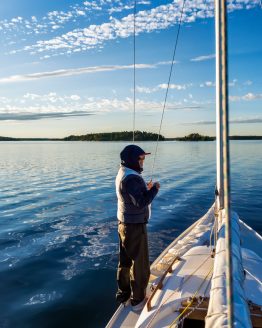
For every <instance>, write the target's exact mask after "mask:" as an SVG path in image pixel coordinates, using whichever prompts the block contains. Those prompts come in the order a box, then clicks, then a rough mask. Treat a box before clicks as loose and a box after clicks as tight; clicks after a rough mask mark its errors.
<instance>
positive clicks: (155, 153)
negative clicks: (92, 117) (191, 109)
mask: <svg viewBox="0 0 262 328" xmlns="http://www.w3.org/2000/svg"><path fill="white" fill-rule="evenodd" d="M185 2H186V0H183V4H182V9H181V14H180V19H179V25H178V30H177V35H176V41H175V46H174V51H173V57H172V62H171V67H170V72H169V78H168V83H167V88H166V94H165V99H164V104H163V109H162V115H161V121H160V126H159V131H158V136H157V142H156V148H155V152H154V159H153V165H152V169H151V180H152V177H153V172H154V168H155V162H156V155H157V150H158V143H159V137H160V133H161V129H162V123H163V118H164V112H165V109H166V102H167V96H168V91H169V87H170V81H171V76H172V72H173V66H174V60H175V56H176V49H177V44H178V37H179V33H180V28H181V24H182V18H183V13H184V7H185Z"/></svg>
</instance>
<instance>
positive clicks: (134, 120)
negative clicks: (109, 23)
mask: <svg viewBox="0 0 262 328" xmlns="http://www.w3.org/2000/svg"><path fill="white" fill-rule="evenodd" d="M133 55H134V85H133V87H134V100H133V102H134V111H133V142H135V125H136V0H134V53H133Z"/></svg>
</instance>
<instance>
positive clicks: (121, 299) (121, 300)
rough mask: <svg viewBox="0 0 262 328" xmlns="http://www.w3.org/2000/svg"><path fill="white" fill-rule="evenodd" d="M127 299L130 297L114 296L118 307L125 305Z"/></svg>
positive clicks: (124, 295)
mask: <svg viewBox="0 0 262 328" xmlns="http://www.w3.org/2000/svg"><path fill="white" fill-rule="evenodd" d="M129 299H130V295H126V294H117V295H116V303H117V304H118V305H120V304H122V303H126V302H127V301H128V300H129Z"/></svg>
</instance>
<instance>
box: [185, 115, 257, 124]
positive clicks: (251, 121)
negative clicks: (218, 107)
mask: <svg viewBox="0 0 262 328" xmlns="http://www.w3.org/2000/svg"><path fill="white" fill-rule="evenodd" d="M229 123H230V124H255V123H262V117H259V116H255V117H245V118H244V117H239V118H235V119H231V120H230V122H229ZM183 124H184V125H213V124H216V121H211V120H210V121H204V120H203V121H195V122H185V123H183Z"/></svg>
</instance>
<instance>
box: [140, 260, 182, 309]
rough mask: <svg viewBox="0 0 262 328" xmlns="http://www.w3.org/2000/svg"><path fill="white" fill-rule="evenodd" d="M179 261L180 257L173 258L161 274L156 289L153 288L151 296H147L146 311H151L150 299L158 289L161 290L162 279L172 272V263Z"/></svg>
mask: <svg viewBox="0 0 262 328" xmlns="http://www.w3.org/2000/svg"><path fill="white" fill-rule="evenodd" d="M179 260H180V257H179V256H175V258H174V259H173V260H172V262H171V263H170V265H169V266H168V268H167V269H166V271H165V272H164V273H163V275H162V276H161V278H160V280H159V282H158V283H157V285H156V287H155V288H154V290H153V292H152V294H151V295H150V296H149V298H148V300H147V303H146V305H147V311H150V310H151V309H152V306H151V302H152V299H153V298H154V296H155V294H156V292H157V291H158V289H162V288H163V282H164V279H165V277H166V276H167V274H168V273H171V272H172V266H173V265H174V263H175V262H176V261H179Z"/></svg>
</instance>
